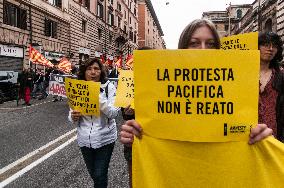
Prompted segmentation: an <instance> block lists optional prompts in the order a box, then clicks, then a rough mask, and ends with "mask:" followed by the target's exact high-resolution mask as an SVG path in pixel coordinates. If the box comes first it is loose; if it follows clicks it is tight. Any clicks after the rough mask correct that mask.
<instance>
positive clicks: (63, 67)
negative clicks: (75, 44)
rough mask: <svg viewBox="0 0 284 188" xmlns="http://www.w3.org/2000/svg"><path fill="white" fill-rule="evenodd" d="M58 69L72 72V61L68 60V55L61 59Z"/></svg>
mask: <svg viewBox="0 0 284 188" xmlns="http://www.w3.org/2000/svg"><path fill="white" fill-rule="evenodd" d="M58 69H59V70H61V71H62V72H65V73H70V72H71V70H72V68H71V63H70V62H69V61H68V59H67V58H66V57H63V58H62V59H61V61H60V62H59V64H58Z"/></svg>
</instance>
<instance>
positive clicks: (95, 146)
mask: <svg viewBox="0 0 284 188" xmlns="http://www.w3.org/2000/svg"><path fill="white" fill-rule="evenodd" d="M78 79H79V80H86V81H94V82H100V83H101V89H100V91H101V92H100V95H99V102H100V116H99V117H95V116H86V115H81V113H80V112H79V111H75V110H70V112H69V117H68V119H69V120H70V121H72V122H77V123H78V128H77V132H78V144H79V146H80V149H81V152H82V155H83V158H84V161H85V163H86V166H87V169H88V171H89V174H90V176H91V177H92V179H93V181H94V187H96V188H103V187H105V188H106V187H107V182H108V178H107V176H108V167H109V162H110V159H111V155H112V151H113V148H114V144H115V141H116V139H117V129H116V121H115V119H121V120H122V112H121V109H120V108H116V107H114V106H113V105H114V100H115V95H116V94H115V92H116V89H115V87H114V85H113V84H112V83H111V82H110V81H108V80H107V76H106V72H105V69H104V66H103V65H102V63H101V62H100V60H99V59H90V60H88V61H86V63H84V64H82V65H81V66H80V68H79V74H78ZM127 110H128V108H127V109H125V111H127Z"/></svg>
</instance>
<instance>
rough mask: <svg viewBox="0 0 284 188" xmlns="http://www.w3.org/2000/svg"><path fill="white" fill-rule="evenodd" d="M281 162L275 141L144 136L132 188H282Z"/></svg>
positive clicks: (282, 153) (283, 150) (136, 148)
mask: <svg viewBox="0 0 284 188" xmlns="http://www.w3.org/2000/svg"><path fill="white" fill-rule="evenodd" d="M136 62H137V61H135V63H136ZM136 65H137V64H135V66H136ZM135 69H136V68H135ZM136 70H137V69H136ZM283 159H284V145H283V143H280V142H279V141H277V140H275V139H274V138H269V139H267V140H264V141H262V142H259V143H256V144H255V145H248V144H247V141H245V142H244V141H240V142H224V143H197V142H195V143H194V142H181V141H172V140H163V139H157V138H151V137H149V136H147V135H143V137H142V139H141V140H138V139H135V141H134V145H133V159H132V160H133V161H132V164H133V166H132V170H133V173H132V174H133V188H176V187H178V188H188V187H189V188H252V187H257V188H282V187H283V186H284V183H283V177H284V160H283Z"/></svg>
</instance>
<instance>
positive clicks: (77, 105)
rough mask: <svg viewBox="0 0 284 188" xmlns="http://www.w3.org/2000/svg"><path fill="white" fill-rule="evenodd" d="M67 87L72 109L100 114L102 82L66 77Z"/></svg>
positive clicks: (84, 113)
mask: <svg viewBox="0 0 284 188" xmlns="http://www.w3.org/2000/svg"><path fill="white" fill-rule="evenodd" d="M65 89H66V95H67V97H68V104H69V106H70V108H71V109H73V110H78V111H80V112H81V113H82V114H83V115H95V116H99V115H100V106H99V94H100V83H99V82H93V81H84V80H76V79H71V78H65Z"/></svg>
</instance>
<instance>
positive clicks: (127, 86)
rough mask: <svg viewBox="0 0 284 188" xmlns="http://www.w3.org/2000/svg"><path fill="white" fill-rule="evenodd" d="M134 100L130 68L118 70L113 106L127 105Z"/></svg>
mask: <svg viewBox="0 0 284 188" xmlns="http://www.w3.org/2000/svg"><path fill="white" fill-rule="evenodd" d="M133 100H134V79H133V71H132V70H121V71H120V72H119V78H118V86H117V91H116V97H115V103H114V106H117V107H124V108H125V107H127V106H128V105H130V104H131V108H134V107H133V106H132V105H133V103H132V101H133Z"/></svg>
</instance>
